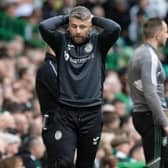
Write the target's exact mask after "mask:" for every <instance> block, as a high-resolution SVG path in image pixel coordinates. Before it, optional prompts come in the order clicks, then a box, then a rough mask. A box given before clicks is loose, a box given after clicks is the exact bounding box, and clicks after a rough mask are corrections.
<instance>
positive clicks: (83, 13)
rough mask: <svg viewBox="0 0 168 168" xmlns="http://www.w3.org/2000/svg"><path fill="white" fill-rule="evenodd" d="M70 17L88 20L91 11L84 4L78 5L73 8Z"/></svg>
mask: <svg viewBox="0 0 168 168" xmlns="http://www.w3.org/2000/svg"><path fill="white" fill-rule="evenodd" d="M69 17H75V18H78V19H81V20H87V19H89V18H90V17H91V12H90V10H89V9H88V8H86V7H84V6H76V7H74V8H73V9H72V10H71V12H70V15H69Z"/></svg>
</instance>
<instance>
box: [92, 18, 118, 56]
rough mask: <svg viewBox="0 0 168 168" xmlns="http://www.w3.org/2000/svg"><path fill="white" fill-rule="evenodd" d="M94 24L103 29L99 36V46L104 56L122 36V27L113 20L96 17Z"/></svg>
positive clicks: (93, 20)
mask: <svg viewBox="0 0 168 168" xmlns="http://www.w3.org/2000/svg"><path fill="white" fill-rule="evenodd" d="M92 23H93V25H96V26H98V27H101V28H103V31H102V32H101V33H100V34H99V35H98V45H99V48H100V50H101V52H102V53H103V55H106V53H107V51H108V50H109V48H110V47H111V46H112V45H113V44H114V43H115V42H116V40H117V39H118V37H119V35H120V31H121V28H120V25H119V24H118V23H116V22H114V21H113V20H111V19H106V18H103V17H96V16H95V17H93V19H92Z"/></svg>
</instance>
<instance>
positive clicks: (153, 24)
mask: <svg viewBox="0 0 168 168" xmlns="http://www.w3.org/2000/svg"><path fill="white" fill-rule="evenodd" d="M162 22H163V20H162V19H160V18H158V17H155V18H150V19H149V20H148V21H146V22H145V24H144V28H143V32H144V38H145V39H149V38H152V37H153V36H154V34H155V33H156V32H157V31H159V30H161V28H162Z"/></svg>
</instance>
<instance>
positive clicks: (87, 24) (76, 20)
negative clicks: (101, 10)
mask: <svg viewBox="0 0 168 168" xmlns="http://www.w3.org/2000/svg"><path fill="white" fill-rule="evenodd" d="M91 30H92V14H91V12H90V11H89V9H87V8H86V7H83V6H77V7H74V8H73V9H72V10H71V12H70V16H69V32H70V35H71V38H72V40H73V42H74V43H76V44H80V43H82V42H84V41H85V40H86V38H87V37H88V35H89V33H90V31H91Z"/></svg>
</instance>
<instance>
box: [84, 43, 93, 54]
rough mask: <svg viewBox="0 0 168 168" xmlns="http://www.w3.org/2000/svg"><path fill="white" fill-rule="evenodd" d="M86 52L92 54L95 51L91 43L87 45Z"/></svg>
mask: <svg viewBox="0 0 168 168" xmlns="http://www.w3.org/2000/svg"><path fill="white" fill-rule="evenodd" d="M84 50H85V52H86V53H90V52H91V51H92V50H93V45H92V44H91V43H88V44H86V46H85V49H84Z"/></svg>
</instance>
